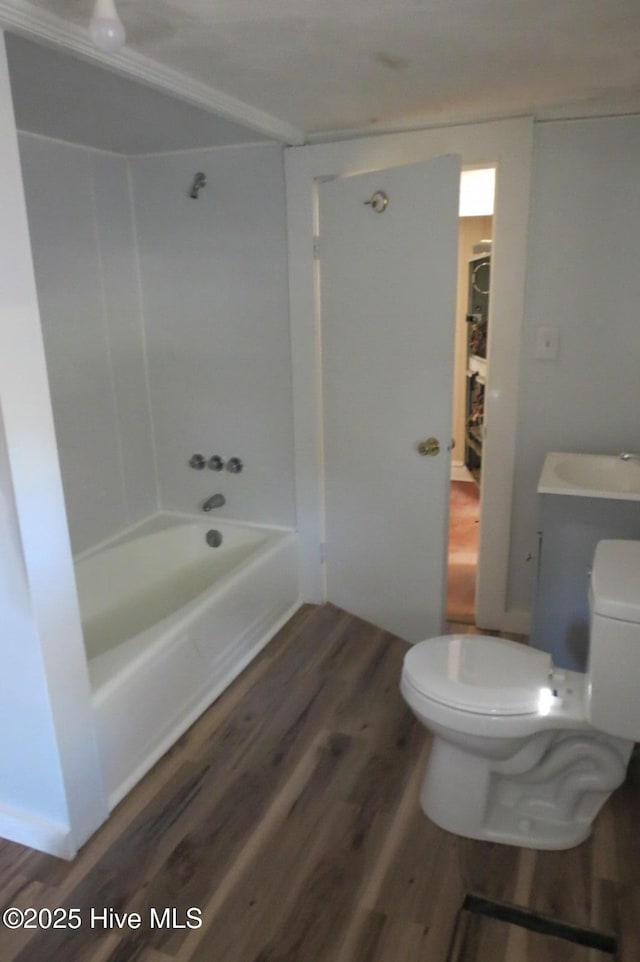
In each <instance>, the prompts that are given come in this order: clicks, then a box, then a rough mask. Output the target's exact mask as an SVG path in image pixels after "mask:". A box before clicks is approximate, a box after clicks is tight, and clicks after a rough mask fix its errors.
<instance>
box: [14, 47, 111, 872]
mask: <svg viewBox="0 0 640 962" xmlns="http://www.w3.org/2000/svg"><path fill="white" fill-rule="evenodd" d="M0 208H1V209H2V217H3V230H2V231H1V232H0V289H1V290H2V298H1V299H0V338H1V345H0V346H1V350H0V384H1V385H2V395H1V406H0V421H1V424H0V514H1V520H2V531H3V537H2V539H1V545H0V568H1V570H2V577H1V578H0V586H1V587H0V618H1V621H2V624H1V630H0V660H1V664H2V672H1V681H0V731H1V732H2V736H1V737H0V771H1V772H2V778H1V779H0V835H2V836H3V837H5V838H12V839H16V840H20V841H21V842H23V843H24V844H27V845H33V846H35V847H37V848H42V849H44V850H45V851H48V852H53V853H55V854H57V855H62V856H66V857H67V858H70V857H71V856H72V855H73V854H74V853H75V852H76V851H77V849H78V847H79V846H80V845H81V844H82V843H83V842H84V841H86V839H87V838H88V837H89V836H90V835H91V834H92V833H93V832H94V831H95V830H96V828H97V827H98V825H99V824H100V823H101V822H102V821H103V820H104V818H105V817H106V814H107V807H106V799H105V796H104V791H103V787H102V780H101V769H100V761H99V758H98V752H97V745H96V740H95V724H94V717H93V712H92V709H91V703H90V691H89V684H88V675H87V667H86V659H85V656H84V651H83V647H82V635H81V629H80V620H79V614H78V604H77V598H76V593H75V585H74V579H73V569H72V561H71V551H70V545H69V536H68V528H67V521H66V517H65V511H64V500H63V493H62V484H61V477H60V468H59V462H58V453H57V450H56V441H55V434H54V427H53V419H52V415H51V404H50V398H49V390H48V383H47V371H46V362H45V356H44V347H43V343H42V332H41V327H40V319H39V312H38V300H37V293H36V287H35V281H34V276H33V263H32V255H31V248H30V241H29V234H28V225H27V212H26V206H25V199H24V191H23V185H22V175H21V170H20V159H19V153H18V143H17V136H16V130H15V121H14V117H13V110H12V103H11V97H10V91H9V76H8V71H7V63H6V57H5V48H4V37H3V36H2V35H1V34H0Z"/></svg>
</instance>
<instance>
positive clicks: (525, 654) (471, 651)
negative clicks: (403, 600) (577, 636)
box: [403, 635, 553, 716]
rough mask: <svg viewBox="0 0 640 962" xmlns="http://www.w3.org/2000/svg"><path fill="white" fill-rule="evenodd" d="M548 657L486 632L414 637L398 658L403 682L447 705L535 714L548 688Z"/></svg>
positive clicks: (550, 666) (492, 713)
mask: <svg viewBox="0 0 640 962" xmlns="http://www.w3.org/2000/svg"><path fill="white" fill-rule="evenodd" d="M552 671H553V664H552V661H551V656H550V655H549V654H548V653H547V652H544V651H539V650H538V649H535V648H529V647H528V646H526V645H521V644H518V643H517V642H513V641H507V640H506V639H504V638H495V637H493V636H490V635H443V636H440V637H437V638H430V639H429V640H428V641H422V642H419V643H418V644H417V645H414V646H413V648H411V650H410V651H409V652H407V655H406V656H405V660H404V667H403V681H404V682H405V684H406V683H408V684H409V685H410V686H411V688H413V689H414V691H415V692H416V693H417V694H419V695H422V696H423V697H424V698H427V699H429V700H430V701H431V702H436V703H438V704H440V705H443V706H446V707H448V708H453V709H457V710H458V711H464V712H472V713H474V714H475V715H490V716H505V715H529V714H536V713H538V712H539V710H540V692H541V690H542V689H548V688H549V681H550V677H551V673H552Z"/></svg>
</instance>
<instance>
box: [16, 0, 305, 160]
mask: <svg viewBox="0 0 640 962" xmlns="http://www.w3.org/2000/svg"><path fill="white" fill-rule="evenodd" d="M0 28H1V29H7V30H12V31H14V32H15V33H18V34H20V35H21V36H23V37H26V38H27V39H35V40H40V41H42V42H44V43H46V44H48V45H49V46H53V47H56V48H57V49H61V50H66V51H68V52H70V53H73V54H75V55H76V56H79V57H81V58H82V59H83V60H88V61H90V62H92V63H96V64H98V65H99V66H101V67H105V68H106V69H108V70H112V71H114V72H115V73H118V74H121V75H122V76H125V77H131V78H133V79H135V80H138V81H140V82H141V83H144V84H147V85H148V86H149V87H154V88H155V89H156V90H160V91H162V92H164V93H167V94H170V95H171V96H173V97H177V98H178V99H179V100H184V101H186V102H187V103H190V104H194V105H195V106H197V107H201V108H202V109H203V110H207V111H208V112H209V113H212V114H215V115H216V116H218V117H224V118H225V119H227V120H232V121H235V122H236V123H238V124H243V125H244V126H246V127H249V128H251V129H252V130H256V131H258V132H259V133H261V134H265V135H267V136H268V137H272V138H273V139H274V140H277V141H279V142H281V143H284V144H291V145H300V144H303V143H304V142H305V136H304V133H303V132H302V131H301V130H298V128H297V127H293V126H292V125H291V124H288V123H286V122H285V121H282V120H279V119H278V118H277V117H273V116H272V115H271V114H267V113H264V112H263V111H262V110H258V109H257V108H255V107H252V106H251V105H250V104H247V103H245V102H244V101H242V100H237V99H236V98H235V97H230V96H229V95H228V94H225V93H222V92H221V91H219V90H216V89H215V88H213V87H209V86H207V84H203V83H200V81H198V80H192V79H191V78H190V77H187V76H185V74H182V73H180V72H179V71H177V70H173V69H171V68H170V67H164V66H162V64H159V63H157V62H156V61H155V60H152V59H151V58H150V57H145V56H144V55H143V54H139V53H135V52H133V51H132V50H129V49H128V48H126V47H125V48H124V49H123V50H120V51H119V52H117V53H113V54H104V53H102V51H100V50H98V49H97V47H95V46H94V45H93V43H92V42H91V40H90V39H89V34H88V31H86V30H83V29H82V28H81V27H78V26H77V25H76V24H72V23H67V22H66V21H65V20H62V19H61V18H60V17H57V16H55V14H52V13H49V12H48V11H46V10H43V9H41V8H40V7H36V6H35V4H33V3H29V2H27V0H0Z"/></svg>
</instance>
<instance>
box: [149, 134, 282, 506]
mask: <svg viewBox="0 0 640 962" xmlns="http://www.w3.org/2000/svg"><path fill="white" fill-rule="evenodd" d="M131 164H132V170H133V183H134V196H135V209H136V222H137V231H138V242H139V249H140V264H141V277H142V287H143V298H144V315H145V330H146V338H147V351H148V364H149V378H150V389H151V404H152V411H153V421H154V429H155V440H156V452H157V461H158V479H159V487H160V499H161V504H162V506H163V507H164V508H168V509H174V510H182V511H195V510H198V509H199V506H200V504H201V502H202V501H203V500H204V499H205V498H206V497H208V496H209V495H211V494H213V493H215V492H221V493H223V494H224V495H225V496H226V498H227V505H226V507H225V508H222V509H220V510H217V511H216V512H215V516H225V517H233V518H241V519H245V520H248V521H258V522H265V523H273V524H284V525H289V524H293V523H294V518H295V507H294V491H293V427H292V417H293V415H292V399H291V361H290V346H289V324H288V301H287V250H286V220H285V217H286V215H285V189H284V172H283V161H282V151H281V149H280V148H279V147H273V146H257V147H247V146H245V147H238V148H220V149H217V150H208V151H188V152H184V153H174V154H167V155H162V156H150V157H142V158H133V159H132V161H131ZM197 171H203V172H204V173H205V174H206V176H207V178H208V185H207V187H205V188H204V189H203V190H202V192H201V193H200V196H199V198H198V199H197V200H193V199H191V198H190V197H189V196H188V191H189V188H190V186H191V183H192V181H193V177H194V174H195V173H196V172H197ZM196 452H200V453H201V454H203V455H205V456H206V457H209V456H210V455H213V454H219V455H221V456H222V457H223V458H225V459H228V458H229V457H233V456H237V457H240V458H242V460H243V461H244V463H245V470H244V472H243V473H242V474H239V475H231V474H229V473H228V472H227V471H224V472H223V473H221V474H216V473H214V472H212V471H209V470H208V469H207V470H205V471H201V472H197V471H193V470H192V469H191V468H189V466H188V461H189V458H190V456H191V455H192V454H194V453H196Z"/></svg>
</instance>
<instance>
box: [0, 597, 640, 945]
mask: <svg viewBox="0 0 640 962" xmlns="http://www.w3.org/2000/svg"><path fill="white" fill-rule="evenodd" d="M456 630H463V631H468V630H472V628H471V626H460V627H459V626H456ZM405 651H406V645H405V644H404V643H403V642H401V641H399V640H398V639H396V638H393V637H392V636H390V635H388V634H386V633H384V632H382V631H380V630H377V629H375V628H373V627H371V626H370V625H367V624H365V623H363V622H361V621H359V620H358V619H356V618H354V617H352V616H350V615H348V614H346V613H345V612H342V611H340V610H338V609H336V608H333V607H331V606H329V605H327V606H323V607H320V608H314V607H310V606H307V607H305V608H303V609H301V611H300V612H298V614H297V615H296V616H295V617H294V618H293V619H292V621H291V622H290V623H289V624H288V625H287V626H286V627H285V628H284V629H283V630H282V631H281V632H280V633H279V635H278V636H277V637H276V638H275V639H274V640H273V642H272V643H271V644H270V645H269V646H268V647H267V649H265V651H264V652H263V653H262V654H261V655H260V656H259V658H258V659H256V661H255V662H253V664H252V665H251V666H249V668H248V669H247V670H246V671H245V672H244V673H243V675H242V676H241V677H240V678H239V679H238V680H237V681H236V682H235V683H234V684H233V685H232V686H231V687H230V688H229V689H228V690H227V691H226V692H225V693H224V695H223V696H222V697H221V698H220V699H219V700H218V701H217V702H216V703H215V704H214V705H213V706H212V708H211V709H210V710H209V711H208V712H207V713H206V714H205V715H204V716H203V717H202V718H201V719H200V720H199V721H198V722H197V723H196V724H195V725H194V726H193V727H192V728H191V729H190V730H189V732H187V734H186V735H185V736H184V737H183V738H182V739H181V740H180V741H179V743H178V744H176V745H175V746H174V748H173V749H172V750H171V751H170V752H169V753H168V754H167V755H166V756H165V757H164V758H163V759H162V760H161V761H160V762H159V763H158V764H157V765H156V766H155V768H154V769H153V770H152V771H151V772H150V773H149V775H147V777H146V778H145V779H144V780H143V781H142V782H141V783H140V784H139V785H138V786H137V788H136V789H134V791H133V792H131V794H130V795H129V796H128V797H127V798H126V799H125V800H124V801H123V802H122V803H121V804H120V806H119V807H118V808H117V809H116V811H115V812H114V813H113V815H112V817H111V818H110V819H109V821H108V822H107V823H106V825H104V826H103V827H102V829H101V830H100V831H99V832H98V833H97V834H96V835H95V836H94V837H93V838H92V839H91V840H90V841H89V842H88V843H87V845H86V846H85V847H84V849H83V850H82V852H81V853H80V854H79V856H78V857H77V858H76V859H75V860H74V861H73V862H71V863H66V862H63V861H61V860H58V859H55V858H52V857H49V856H45V855H41V854H38V853H36V852H33V851H30V850H28V849H24V848H22V847H20V846H18V845H15V844H12V843H9V842H0V904H1V905H2V906H3V907H4V908H6V907H8V906H17V907H18V908H21V909H25V908H27V907H28V906H33V907H35V908H36V909H40V908H45V909H47V908H48V909H55V908H56V907H62V908H64V909H71V908H74V909H79V910H80V913H81V918H82V925H81V927H79V928H78V929H76V930H68V929H67V930H65V929H58V930H52V929H48V930H42V931H34V930H29V931H25V930H20V931H16V932H12V931H10V930H9V929H7V928H6V927H2V926H1V925H0V960H2V962H534V960H535V962H555V960H556V959H562V960H563V962H601V959H603V956H602V954H601V953H600V954H598V953H596V954H593V950H591V949H584V948H583V947H574V946H571V945H569V946H567V944H566V943H563V944H562V945H561V946H560V947H559V948H558V947H556V948H552V949H549V948H548V947H545V948H544V949H543V948H541V945H540V941H539V937H538V936H537V934H536V933H531V932H527V931H525V930H523V929H517V930H515V931H509V930H507V931H505V927H504V926H503V927H502V928H499V927H498V926H497V925H496V924H495V922H494V921H493V920H490V919H487V920H480V921H479V920H478V919H474V920H473V924H470V925H467V928H466V934H464V933H463V936H464V937H463V941H460V940H459V945H458V946H457V947H456V945H453V944H452V937H453V934H454V930H455V928H456V923H457V921H458V920H459V914H460V909H461V906H462V902H463V899H464V897H465V895H466V894H467V893H468V892H473V893H476V894H478V895H482V896H486V897H488V898H494V899H499V900H503V901H508V902H512V903H515V904H517V905H521V906H525V907H530V908H533V909H535V910H538V911H542V912H545V913H547V914H549V915H552V916H554V917H557V918H559V919H562V920H564V921H566V922H569V923H574V924H577V925H585V926H590V927H593V928H597V929H600V930H603V931H607V932H611V933H614V934H616V935H617V936H618V940H619V945H620V951H619V955H618V962H637V960H638V959H640V932H639V927H640V926H639V923H638V921H637V920H638V918H639V917H640V832H639V831H638V821H639V820H638V815H639V813H640V789H639V788H638V786H636V785H634V784H631V783H629V784H625V785H624V786H623V787H622V788H621V789H619V790H618V792H617V793H616V794H615V795H614V797H613V799H612V800H611V801H610V803H609V804H608V805H607V806H606V808H605V810H604V811H603V812H602V813H601V816H600V818H599V819H598V822H597V825H596V829H595V832H594V835H593V837H592V838H591V839H590V840H589V841H587V842H585V843H584V844H583V845H581V846H580V847H579V848H576V849H573V850H571V851H568V852H550V853H537V852H531V851H527V850H520V849H516V848H511V847H507V846H501V845H493V844H489V843H483V842H473V841H469V840H465V839H461V838H457V837H455V836H453V835H450V834H448V833H446V832H443V831H441V830H440V829H438V828H437V827H436V826H434V825H433V824H431V823H430V822H429V821H428V820H427V819H426V817H425V816H424V815H423V814H422V812H421V811H420V809H419V806H418V791H419V786H420V782H421V778H422V774H423V770H424V765H425V760H426V757H427V755H428V750H429V743H428V736H427V734H426V732H425V731H424V729H423V728H422V727H421V726H419V725H418V724H417V723H416V721H415V720H414V718H413V716H412V715H411V713H410V712H409V711H408V709H407V708H406V707H405V705H404V702H403V700H402V698H401V696H400V693H399V690H398V680H399V676H400V668H401V663H402V658H403V656H404V653H405ZM166 907H169V908H174V909H176V916H175V921H176V922H178V923H180V924H181V925H182V926H184V925H185V924H186V919H187V916H186V912H187V910H188V909H189V908H190V907H196V908H198V909H199V910H200V911H201V913H202V919H203V925H202V927H200V928H193V929H192V928H188V927H158V925H157V922H158V921H159V920H160V919H161V918H162V913H163V911H164V909H165V908H166ZM92 908H93V909H94V910H98V911H99V912H104V911H105V910H107V909H109V910H111V911H112V913H113V912H115V913H118V914H119V915H121V914H122V913H125V912H128V913H139V915H140V917H141V925H140V928H138V929H131V928H124V929H119V928H117V927H115V926H114V925H113V924H112V925H111V926H110V927H109V926H107V927H106V928H105V927H104V925H102V924H101V921H100V919H101V917H100V916H98V917H97V918H96V919H95V920H94V927H91V924H90V919H91V909H92ZM152 909H153V910H155V913H156V915H155V922H156V924H155V925H153V924H152V922H153V921H154V920H153V919H152V912H151V910H152ZM43 917H46V916H43ZM112 918H113V916H112ZM508 928H509V927H507V929H508ZM465 941H466V947H465V944H464V943H465ZM545 945H546V944H545ZM463 949H464V953H465V954H463V955H462V956H461V955H460V954H459V950H460V951H462V950H463ZM453 952H455V953H457V955H456V958H455V959H454V956H453V955H452V953H453ZM550 952H551V953H553V954H549V953H550ZM478 953H480V954H478ZM483 953H484V954H483ZM545 953H546V954H545ZM589 953H592V954H589ZM607 957H608V958H610V956H607Z"/></svg>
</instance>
